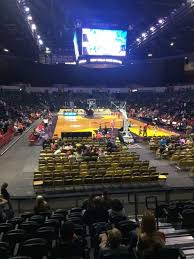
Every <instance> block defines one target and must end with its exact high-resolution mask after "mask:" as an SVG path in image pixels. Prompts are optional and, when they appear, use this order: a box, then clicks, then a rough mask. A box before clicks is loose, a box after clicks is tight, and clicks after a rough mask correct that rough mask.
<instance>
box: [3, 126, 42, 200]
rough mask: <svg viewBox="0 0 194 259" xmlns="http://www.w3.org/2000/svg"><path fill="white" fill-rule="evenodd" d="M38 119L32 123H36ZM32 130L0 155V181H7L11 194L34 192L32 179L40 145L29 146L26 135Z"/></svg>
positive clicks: (30, 193)
mask: <svg viewBox="0 0 194 259" xmlns="http://www.w3.org/2000/svg"><path fill="white" fill-rule="evenodd" d="M38 123H39V121H36V122H35V123H34V126H35V125H37V124H38ZM31 131H32V130H30V131H29V132H28V133H27V134H25V135H23V136H22V137H21V138H20V140H19V141H18V142H17V143H16V144H15V145H14V146H13V147H12V148H11V149H10V150H8V151H7V152H6V153H5V154H4V155H3V156H1V157H0V183H2V182H7V183H8V184H9V187H8V188H9V191H10V193H11V195H12V196H30V195H32V194H33V193H34V190H33V186H32V180H33V172H34V169H35V168H37V166H38V159H39V153H40V150H41V148H42V147H38V146H29V140H28V136H29V134H30V132H31Z"/></svg>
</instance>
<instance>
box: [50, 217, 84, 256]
mask: <svg viewBox="0 0 194 259" xmlns="http://www.w3.org/2000/svg"><path fill="white" fill-rule="evenodd" d="M53 257H54V258H67V257H84V245H83V240H82V239H81V238H79V237H78V236H77V235H76V234H75V232H74V225H73V223H72V222H71V221H66V222H65V223H64V224H63V226H62V228H61V240H60V242H59V244H58V245H57V247H56V248H54V250H53Z"/></svg>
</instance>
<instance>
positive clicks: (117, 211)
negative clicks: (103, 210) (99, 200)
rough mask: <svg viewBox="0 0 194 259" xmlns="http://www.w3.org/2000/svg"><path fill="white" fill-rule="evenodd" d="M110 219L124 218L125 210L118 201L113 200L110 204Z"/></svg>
mask: <svg viewBox="0 0 194 259" xmlns="http://www.w3.org/2000/svg"><path fill="white" fill-rule="evenodd" d="M108 212H109V217H110V218H115V217H125V216H126V215H125V210H124V208H123V204H122V203H121V201H120V200H118V199H114V200H112V203H111V209H110V210H109V211H108Z"/></svg>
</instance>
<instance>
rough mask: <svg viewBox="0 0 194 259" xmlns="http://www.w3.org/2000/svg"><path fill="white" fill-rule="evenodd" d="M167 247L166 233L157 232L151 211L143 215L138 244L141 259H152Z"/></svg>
mask: <svg viewBox="0 0 194 259" xmlns="http://www.w3.org/2000/svg"><path fill="white" fill-rule="evenodd" d="M164 245H165V235H164V233H162V232H160V231H158V230H157V227H156V220H155V217H154V215H153V214H152V213H151V212H150V211H146V212H145V213H144V215H143V218H142V222H141V228H140V233H139V238H138V244H137V252H138V255H139V257H140V258H151V257H150V256H152V254H154V253H155V252H157V251H158V250H159V249H161V248H163V247H164Z"/></svg>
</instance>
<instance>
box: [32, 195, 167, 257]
mask: <svg viewBox="0 0 194 259" xmlns="http://www.w3.org/2000/svg"><path fill="white" fill-rule="evenodd" d="M34 211H35V213H36V214H40V215H41V213H46V212H48V211H50V207H49V205H48V203H47V202H46V201H45V200H44V198H43V197H42V196H38V197H37V199H36V204H35V207H34ZM80 211H81V215H82V216H81V217H82V222H83V224H84V225H86V226H88V227H89V229H90V234H91V235H92V240H93V241H94V244H93V245H94V248H95V251H94V254H95V258H98V259H103V258H106V256H109V257H111V256H113V257H111V258H115V257H114V256H119V257H118V258H139V259H151V258H154V257H152V256H154V255H155V254H157V253H158V251H160V249H162V248H164V247H165V235H164V234H163V233H162V232H159V231H158V230H157V227H156V221H155V217H154V215H153V214H152V213H151V212H150V211H146V212H145V213H144V215H143V217H142V220H141V223H138V222H136V221H129V220H128V216H127V214H126V212H125V209H124V206H123V204H122V202H121V201H120V200H119V199H112V198H111V197H110V196H109V194H108V193H107V192H106V191H104V192H103V194H102V195H101V196H96V195H95V194H94V195H92V196H91V197H89V198H88V199H87V200H85V201H84V202H83V204H82V208H81V209H80ZM78 214H79V212H77V214H76V215H78ZM121 222H122V223H121ZM129 222H130V224H131V225H130V230H129V228H128V227H127V226H128V225H127V224H128V223H129ZM123 223H124V224H125V223H126V226H124V225H123V226H124V227H121V225H119V224H123ZM75 227H76V226H75V224H74V223H73V222H72V221H71V220H67V221H66V222H65V223H64V224H63V226H62V228H61V241H60V243H58V244H57V247H56V248H55V249H54V251H53V253H54V255H55V257H60V258H64V256H65V255H71V256H80V257H84V245H83V240H82V239H81V238H80V236H79V235H77V234H76V233H75ZM134 251H135V253H136V255H137V256H138V257H133V256H134Z"/></svg>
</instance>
